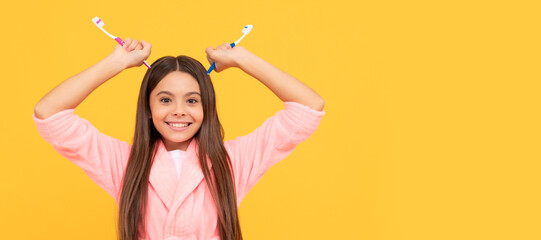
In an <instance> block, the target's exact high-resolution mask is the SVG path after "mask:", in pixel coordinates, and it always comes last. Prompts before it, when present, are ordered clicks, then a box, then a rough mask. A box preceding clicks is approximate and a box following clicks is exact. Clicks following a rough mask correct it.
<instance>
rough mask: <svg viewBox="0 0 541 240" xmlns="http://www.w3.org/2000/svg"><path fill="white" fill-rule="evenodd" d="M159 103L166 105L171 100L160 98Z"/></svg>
mask: <svg viewBox="0 0 541 240" xmlns="http://www.w3.org/2000/svg"><path fill="white" fill-rule="evenodd" d="M160 102H163V103H168V102H171V99H169V98H162V99H160Z"/></svg>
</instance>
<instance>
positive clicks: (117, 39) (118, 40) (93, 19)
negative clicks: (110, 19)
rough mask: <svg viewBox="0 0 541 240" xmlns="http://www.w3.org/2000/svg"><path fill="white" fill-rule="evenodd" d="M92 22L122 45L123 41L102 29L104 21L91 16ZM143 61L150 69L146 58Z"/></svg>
mask: <svg viewBox="0 0 541 240" xmlns="http://www.w3.org/2000/svg"><path fill="white" fill-rule="evenodd" d="M92 22H93V23H94V24H96V27H98V28H99V29H101V30H102V31H103V32H104V33H105V34H107V36H109V37H111V38H112V39H114V40H115V41H117V42H118V44H120V46H124V41H122V39H121V38H119V37H115V36H113V35H111V34H110V33H108V32H107V31H105V29H103V26H104V25H105V23H104V22H103V21H102V20H101V19H100V18H99V17H95V18H92ZM143 63H144V64H145V66H147V68H149V69H150V65H148V63H147V61H146V60H143Z"/></svg>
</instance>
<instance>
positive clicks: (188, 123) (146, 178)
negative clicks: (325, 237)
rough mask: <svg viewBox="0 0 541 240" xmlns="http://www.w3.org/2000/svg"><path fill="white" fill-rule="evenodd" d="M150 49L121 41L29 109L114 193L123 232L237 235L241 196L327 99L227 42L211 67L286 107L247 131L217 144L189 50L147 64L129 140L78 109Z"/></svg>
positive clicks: (129, 235)
mask: <svg viewBox="0 0 541 240" xmlns="http://www.w3.org/2000/svg"><path fill="white" fill-rule="evenodd" d="M150 50H151V44H150V43H147V42H145V41H144V40H142V41H141V42H139V41H138V40H136V39H133V40H132V39H130V38H127V39H126V40H125V45H124V46H120V45H117V46H116V47H115V48H114V50H113V52H112V53H111V54H110V55H109V56H107V57H106V58H105V59H103V60H102V61H100V62H98V63H97V64H95V65H94V66H92V67H90V68H88V69H86V70H84V71H83V72H81V73H79V74H77V75H75V76H73V77H71V78H69V79H67V80H66V81H64V82H62V83H61V84H60V85H58V86H57V87H55V88H54V89H53V90H51V91H50V92H49V93H48V94H46V95H45V96H44V97H43V98H42V99H41V100H40V101H39V102H38V103H37V104H36V106H35V108H34V115H33V119H34V121H35V123H36V125H37V128H38V131H39V133H40V134H41V136H42V137H43V138H44V139H45V140H46V141H47V142H49V143H50V144H51V145H52V146H53V147H54V148H55V150H56V151H57V152H59V153H60V154H61V155H62V156H64V157H66V158H67V159H68V160H70V161H71V162H73V163H75V164H76V165H77V166H79V167H81V168H82V169H83V170H84V171H85V173H86V174H87V175H88V176H89V177H90V178H91V179H92V180H93V181H94V182H96V183H97V184H98V185H99V186H100V187H102V188H103V189H104V190H105V191H106V192H107V193H109V194H110V195H111V196H112V197H113V198H114V199H115V201H116V203H117V205H118V207H119V215H118V237H119V239H121V240H133V239H215V240H216V239H224V240H228V239H235V240H236V239H242V234H241V230H240V224H239V218H238V206H239V204H240V202H241V201H242V199H243V198H244V196H245V195H246V194H247V193H248V191H249V190H250V189H251V188H252V187H253V186H254V185H255V184H256V183H257V182H258V181H259V180H260V179H261V177H263V174H264V173H265V172H266V171H267V170H268V169H269V168H270V167H271V166H272V165H274V164H276V163H277V162H279V161H280V160H282V159H284V158H285V157H287V156H288V155H289V154H290V153H291V152H292V151H293V149H294V148H295V146H296V145H297V144H299V143H300V142H302V141H304V140H306V139H307V138H308V137H309V136H310V135H311V134H312V133H313V132H314V131H315V130H316V128H317V127H318V125H319V122H320V120H321V118H322V116H323V115H324V113H325V111H323V106H324V100H323V98H322V97H321V96H319V95H318V94H317V93H316V92H314V91H313V90H312V89H310V88H309V87H308V86H306V85H304V84H303V83H302V82H300V81H298V80H297V79H295V78H294V77H292V76H290V75H289V74H287V73H285V72H283V71H281V70H279V69H278V68H276V67H274V66H272V65H271V64H269V63H268V62H266V61H264V60H263V59H261V58H259V57H257V56H256V55H254V54H253V53H251V52H250V51H248V50H246V49H245V48H243V47H241V46H237V47H235V48H231V47H230V46H229V44H223V45H220V46H218V47H217V48H212V47H209V48H207V49H206V53H207V58H208V60H209V62H211V63H212V62H216V71H217V72H221V71H223V70H225V69H227V68H230V67H237V68H240V69H241V70H243V71H244V72H246V73H247V74H249V75H251V76H253V77H254V78H255V79H257V80H259V81H260V82H262V83H263V84H264V85H265V86H267V87H268V88H269V89H270V90H271V91H273V92H274V93H275V94H276V96H278V97H279V98H280V99H281V100H282V101H283V102H284V106H285V109H283V110H281V111H279V112H277V113H276V114H275V115H274V116H272V117H270V118H269V119H267V120H266V121H265V122H264V123H263V124H262V126H260V127H259V128H257V129H256V130H255V131H253V132H252V133H250V134H248V135H246V136H242V137H237V138H236V139H234V140H231V141H227V142H224V141H223V130H222V128H221V127H222V126H221V124H220V121H219V119H218V114H217V112H216V102H215V99H216V98H215V94H214V88H213V85H212V82H211V79H210V77H209V76H208V75H207V74H206V70H205V68H204V67H203V65H202V64H201V63H199V62H198V61H196V60H194V59H192V58H190V57H186V56H178V57H170V56H167V57H162V58H160V59H158V60H156V61H155V62H154V63H153V64H152V66H151V69H148V70H147V72H146V74H145V76H144V78H143V82H142V84H141V89H140V92H139V99H138V103H137V114H136V123H135V133H134V137H133V144H132V145H129V144H128V143H127V142H124V141H120V140H117V139H115V138H112V137H109V136H106V135H104V134H102V133H100V132H99V131H98V130H97V129H96V128H94V127H93V126H92V125H91V124H90V123H89V122H88V121H86V120H84V119H82V118H80V117H79V116H77V115H75V114H74V109H75V107H77V106H78V105H79V104H80V103H81V102H82V101H83V100H84V99H85V98H86V97H87V96H88V95H89V94H90V93H91V92H92V91H93V90H94V89H96V88H97V87H98V86H100V85H101V84H103V83H104V82H105V81H107V80H109V79H110V78H112V77H114V76H115V75H117V74H118V73H120V72H121V71H122V70H124V69H127V68H131V67H134V66H141V65H142V64H143V60H145V59H147V58H148V56H149V55H150Z"/></svg>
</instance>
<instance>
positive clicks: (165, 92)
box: [156, 91, 201, 97]
mask: <svg viewBox="0 0 541 240" xmlns="http://www.w3.org/2000/svg"><path fill="white" fill-rule="evenodd" d="M162 93H163V94H168V95H171V96H175V95H173V93H171V92H169V91H160V92H158V93H157V94H156V96H158V95H160V94H162ZM192 94H197V95H199V96H201V94H200V93H198V92H189V93H186V94H184V97H187V96H190V95H192Z"/></svg>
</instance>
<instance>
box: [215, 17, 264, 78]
mask: <svg viewBox="0 0 541 240" xmlns="http://www.w3.org/2000/svg"><path fill="white" fill-rule="evenodd" d="M253 27H254V26H253V25H250V24H248V25H246V26H245V27H244V28H243V29H242V33H244V34H243V35H242V37H240V38H239V40H237V41H236V42H234V43H231V44H230V46H231V47H232V48H233V47H235V46H236V45H237V44H239V42H240V40H242V39H243V38H244V37H245V36H246V35H248V33H250V31H252V28H253ZM214 68H216V63H215V62H213V63H212V65H211V66H210V68H209V70H208V71H207V75H209V74H210V73H211V72H212V70H214Z"/></svg>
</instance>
